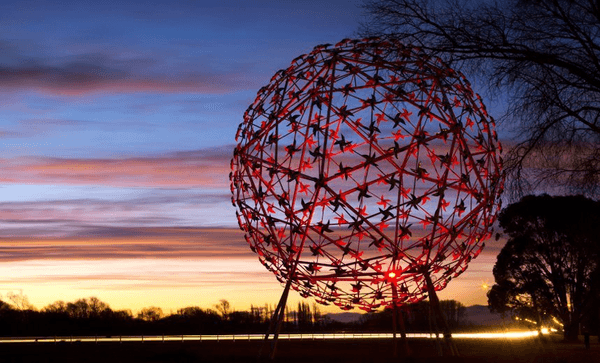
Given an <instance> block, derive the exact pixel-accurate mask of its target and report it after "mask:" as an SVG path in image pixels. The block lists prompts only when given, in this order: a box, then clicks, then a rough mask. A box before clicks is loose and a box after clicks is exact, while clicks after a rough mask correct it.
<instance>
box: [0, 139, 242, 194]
mask: <svg viewBox="0 0 600 363" xmlns="http://www.w3.org/2000/svg"><path fill="white" fill-rule="evenodd" d="M230 150H232V148H229V147H224V148H215V149H205V150H197V151H189V152H178V153H171V154H167V155H163V156H156V157H131V158H114V159H83V158H74V159H67V158H45V157H39V158H32V157H24V158H13V159H0V182H2V183H26V184H66V185H85V184H88V185H89V184H94V185H99V184H100V185H106V186H117V187H191V186H198V187H200V186H201V187H203V188H228V185H229V181H228V174H229V170H230V169H229V160H230V158H231V154H230Z"/></svg>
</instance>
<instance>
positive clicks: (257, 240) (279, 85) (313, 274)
mask: <svg viewBox="0 0 600 363" xmlns="http://www.w3.org/2000/svg"><path fill="white" fill-rule="evenodd" d="M494 128H495V125H494V122H493V119H492V118H491V117H489V116H488V114H487V112H486V110H485V107H484V106H483V104H482V103H481V99H480V97H479V96H478V95H476V94H474V93H473V91H472V90H471V87H470V85H469V83H468V82H467V81H466V80H465V79H464V77H463V76H462V75H461V74H460V73H458V72H455V71H453V70H452V69H450V68H448V67H447V66H445V65H444V63H443V62H442V61H440V60H439V59H437V58H435V57H431V56H429V55H427V54H425V53H423V52H421V51H420V50H419V49H418V48H415V47H409V46H405V45H403V44H401V43H400V42H397V41H394V40H388V39H386V40H380V39H366V40H345V41H342V42H340V43H338V44H336V45H335V46H327V45H324V46H318V47H316V48H315V49H314V50H313V51H312V52H311V53H310V54H307V55H302V56H300V57H297V58H296V59H294V61H293V62H292V64H291V66H290V67H288V68H287V69H284V70H280V71H279V72H277V73H276V74H275V76H273V78H272V79H271V82H270V84H269V85H267V86H266V87H263V88H262V89H261V90H260V91H259V92H258V95H257V98H256V100H255V101H254V103H253V104H252V105H251V106H250V107H249V108H248V110H247V111H246V113H245V114H244V121H243V123H242V124H241V125H240V127H239V129H238V133H237V136H236V141H237V142H238V145H237V147H236V148H235V151H234V157H233V160H232V173H231V182H232V183H231V189H232V193H233V198H232V201H233V204H234V205H235V206H236V207H237V215H238V222H239V225H240V228H241V229H242V230H243V231H244V232H245V236H246V240H247V242H248V244H249V245H250V248H251V249H252V250H253V251H254V252H256V253H257V254H258V258H259V260H260V262H261V263H262V264H263V265H265V267H266V268H267V269H269V270H270V271H272V272H273V273H274V274H275V275H276V276H277V278H278V279H279V280H280V281H281V282H287V281H291V287H292V288H293V289H295V290H297V291H298V292H299V293H300V294H301V295H302V296H304V297H308V296H313V297H314V298H315V299H316V301H317V302H319V303H322V304H329V303H333V304H335V305H337V306H339V307H341V308H343V309H350V308H352V307H353V306H358V307H360V308H362V309H364V310H367V311H369V310H372V309H374V308H377V307H379V306H381V305H382V304H383V305H387V304H391V303H396V304H398V303H401V302H416V301H419V300H421V299H422V298H424V295H425V294H426V293H427V289H428V288H427V280H428V279H429V280H430V282H431V286H433V287H434V288H435V290H440V289H443V288H444V287H445V286H446V285H447V283H448V282H449V281H450V280H451V279H452V278H453V277H456V276H458V275H460V274H461V273H462V272H463V271H464V270H465V269H466V268H467V264H468V263H469V261H470V260H471V258H473V257H476V256H477V255H478V254H479V252H480V251H481V248H482V247H483V241H484V240H485V239H487V238H488V237H489V236H490V235H491V225H492V223H493V222H494V220H495V218H496V214H497V212H498V210H499V208H500V203H499V196H500V193H501V190H502V184H503V180H502V174H501V158H500V156H499V155H500V152H501V148H500V144H499V143H498V139H497V134H496V131H495V129H494ZM391 280H393V281H394V283H390V282H391ZM396 286H397V289H398V290H399V292H400V294H399V296H396V297H395V296H394V291H396ZM392 290H394V291H392ZM396 293H398V291H396Z"/></svg>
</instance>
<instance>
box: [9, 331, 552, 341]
mask: <svg viewBox="0 0 600 363" xmlns="http://www.w3.org/2000/svg"><path fill="white" fill-rule="evenodd" d="M553 331H555V330H553ZM542 334H549V330H548V329H542ZM538 335H539V332H538V331H508V332H493V333H457V334H452V337H453V338H455V339H524V338H532V337H535V336H538ZM406 336H407V337H408V338H412V339H416V338H420V339H434V338H436V336H435V334H431V333H408V334H406ZM441 337H442V336H441V335H440V338H441ZM392 338H393V334H392V333H327V334H323V333H318V334H312V333H304V334H280V335H279V339H281V340H331V339H392ZM261 339H264V335H263V334H226V335H151V336H112V337H93V336H82V337H27V338H2V339H0V343H4V344H11V343H55V344H56V343H79V342H82V343H109V342H113V343H114V342H120V343H121V342H186V341H236V340H237V341H245V340H246V341H247V340H261Z"/></svg>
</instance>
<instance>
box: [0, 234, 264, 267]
mask: <svg viewBox="0 0 600 363" xmlns="http://www.w3.org/2000/svg"><path fill="white" fill-rule="evenodd" d="M252 255H253V254H252V252H251V251H250V249H249V248H248V247H247V244H246V242H245V241H244V234H243V232H242V231H240V230H239V229H237V228H181V227H154V228H104V229H103V233H98V234H96V235H91V236H72V237H58V238H39V237H36V238H29V237H23V238H21V237H19V238H0V261H2V262H7V261H25V260H40V259H44V260H45V259H58V260H78V259H113V258H185V259H196V258H233V257H246V258H250V257H251V256H252ZM257 263H258V262H257Z"/></svg>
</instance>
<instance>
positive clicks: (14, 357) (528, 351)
mask: <svg viewBox="0 0 600 363" xmlns="http://www.w3.org/2000/svg"><path fill="white" fill-rule="evenodd" d="M561 339H562V337H561V336H552V337H550V338H546V342H541V341H540V340H539V339H537V338H532V339H520V340H502V339H496V340H479V339H472V340H471V339H469V340H464V339H463V340H455V342H456V345H457V347H458V350H459V352H460V354H461V356H460V357H439V356H438V355H437V349H436V345H435V341H433V340H420V339H411V340H409V346H410V348H411V350H412V352H413V356H412V357H409V358H406V357H400V358H394V357H393V345H392V344H393V343H392V341H391V340H339V341H338V340H336V341H332V340H314V341H313V340H304V341H286V340H281V341H280V342H279V346H278V351H277V357H276V359H275V362H283V363H296V362H298V363H299V362H328V363H329V362H349V363H355V362H356V363H363V362H394V361H397V362H427V363H437V362H440V363H441V362H444V363H452V362H473V363H474V362H491V363H505V362H506V363H508V362H510V363H515V362H516V363H575V362H577V363H579V362H582V363H595V362H600V344H599V343H598V339H597V338H596V337H592V344H591V348H590V349H589V350H586V349H585V348H584V345H583V338H582V340H581V341H580V342H578V343H563V342H561ZM261 343H262V342H260V341H235V342H231V341H220V342H216V341H209V342H207V341H203V342H190V341H186V342H165V343H161V342H151V343H150V342H144V343H141V342H126V343H98V344H95V343H87V342H85V343H64V342H63V343H57V344H54V343H39V344H23V343H21V344H2V345H0V362H2V363H4V362H10V363H13V362H15V363H17V362H19V363H21V362H22V363H30V362H31V363H32V362H36V363H37V362H40V363H45V362H61V363H71V362H90V363H95V362H102V363H119V362H128V363H137V362H253V363H254V362H257V361H258V360H257V353H258V350H259V348H260V346H261ZM263 361H267V360H263Z"/></svg>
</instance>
